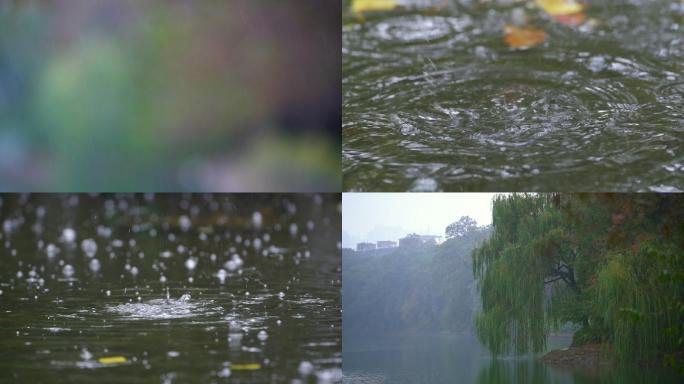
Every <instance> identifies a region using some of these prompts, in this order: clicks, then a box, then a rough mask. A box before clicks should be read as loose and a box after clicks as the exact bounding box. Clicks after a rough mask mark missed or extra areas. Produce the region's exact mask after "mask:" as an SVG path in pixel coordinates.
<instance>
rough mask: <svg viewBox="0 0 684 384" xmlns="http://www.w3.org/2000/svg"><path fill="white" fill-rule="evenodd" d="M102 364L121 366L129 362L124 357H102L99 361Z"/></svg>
mask: <svg viewBox="0 0 684 384" xmlns="http://www.w3.org/2000/svg"><path fill="white" fill-rule="evenodd" d="M97 361H99V362H100V363H102V364H121V363H125V362H127V361H128V360H127V359H126V358H125V357H123V356H107V357H100V358H99V359H97Z"/></svg>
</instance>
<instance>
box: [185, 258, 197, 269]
mask: <svg viewBox="0 0 684 384" xmlns="http://www.w3.org/2000/svg"><path fill="white" fill-rule="evenodd" d="M196 266H197V259H195V258H194V257H189V258H188V259H187V260H185V268H187V269H188V270H189V271H192V270H194V269H195V267H196Z"/></svg>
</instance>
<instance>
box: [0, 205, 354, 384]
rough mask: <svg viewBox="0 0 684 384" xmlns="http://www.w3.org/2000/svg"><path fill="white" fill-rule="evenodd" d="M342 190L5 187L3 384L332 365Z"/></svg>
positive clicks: (288, 373)
mask: <svg viewBox="0 0 684 384" xmlns="http://www.w3.org/2000/svg"><path fill="white" fill-rule="evenodd" d="M338 200H339V199H338V197H336V196H335V195H183V196H180V195H159V196H153V195H145V196H139V195H135V196H128V195H123V196H90V195H78V196H73V195H72V196H66V195H65V196H61V195H59V196H57V195H49V196H45V195H38V196H29V195H10V196H8V195H5V196H2V198H1V200H0V201H1V204H2V205H0V212H1V218H2V220H0V222H2V223H3V228H2V232H1V235H0V236H1V237H2V245H3V246H2V248H1V249H0V381H1V382H31V381H33V382H46V381H53V382H93V381H98V380H99V381H102V382H121V383H131V382H161V383H172V382H179V383H186V382H209V383H210V382H225V381H230V382H235V383H257V382H287V383H290V382H293V381H295V380H300V382H307V383H308V382H319V383H328V382H334V381H336V380H338V379H339V377H340V375H341V328H340V326H341V316H340V310H341V307H340V306H341V304H340V294H339V291H340V284H341V281H340V278H341V276H340V257H339V242H340V215H339V207H338V205H339V201H338Z"/></svg>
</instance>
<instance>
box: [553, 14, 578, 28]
mask: <svg viewBox="0 0 684 384" xmlns="http://www.w3.org/2000/svg"><path fill="white" fill-rule="evenodd" d="M551 18H552V19H553V20H555V21H557V22H559V23H561V24H565V25H570V26H573V27H576V26H578V25H582V24H584V22H585V21H587V15H586V14H585V13H584V12H577V13H570V14H567V15H551Z"/></svg>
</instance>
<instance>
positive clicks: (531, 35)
mask: <svg viewBox="0 0 684 384" xmlns="http://www.w3.org/2000/svg"><path fill="white" fill-rule="evenodd" d="M544 39H546V32H544V31H543V30H541V29H539V28H535V27H516V26H514V25H510V24H507V25H506V27H505V28H504V41H505V42H506V44H508V45H509V46H511V47H513V48H517V49H527V48H532V47H534V46H537V45H539V44H541V43H543V42H544Z"/></svg>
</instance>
